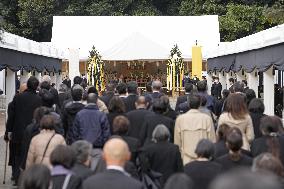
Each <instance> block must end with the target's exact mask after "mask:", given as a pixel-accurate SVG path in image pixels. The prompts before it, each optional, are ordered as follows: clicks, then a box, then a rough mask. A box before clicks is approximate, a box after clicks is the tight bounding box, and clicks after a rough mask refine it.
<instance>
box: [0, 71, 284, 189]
mask: <svg viewBox="0 0 284 189" xmlns="http://www.w3.org/2000/svg"><path fill="white" fill-rule="evenodd" d="M50 81H51V80H50V77H49V76H43V77H42V80H41V82H39V81H38V79H37V78H35V77H33V76H31V77H30V78H29V79H28V81H27V83H22V84H21V86H20V89H19V93H18V94H16V95H15V97H14V99H13V101H12V102H11V103H10V104H9V106H8V119H7V124H6V133H5V137H4V138H5V140H6V141H7V142H9V147H10V156H9V165H10V166H12V175H11V179H12V180H13V181H14V182H15V185H17V186H18V187H19V188H20V189H49V188H52V189H81V188H83V189H91V188H92V189H96V188H99V189H103V188H106V189H125V188H131V189H136V188H137V189H162V188H164V189H174V188H178V189H223V188H224V189H228V188H232V189H243V188H250V189H262V188H263V189H267V188H269V189H274V188H275V189H278V188H284V180H283V179H284V168H283V163H284V136H283V135H284V130H283V123H282V120H281V119H280V118H278V117H277V116H268V115H265V114H264V109H265V107H264V104H263V102H262V100H261V99H258V98H256V95H255V93H254V91H253V90H252V89H249V88H246V87H245V86H244V83H243V82H235V83H233V84H232V86H231V87H230V89H229V90H227V89H224V90H220V87H219V84H218V81H216V82H215V84H216V85H215V86H214V85H213V87H212V90H211V92H212V95H209V94H208V93H207V83H206V80H201V81H197V82H194V83H191V82H186V83H185V94H184V95H182V96H179V97H178V98H177V102H176V107H175V109H173V108H172V107H171V104H170V101H169V97H168V96H167V95H165V94H164V93H163V92H162V83H161V82H160V81H158V80H156V81H153V82H151V85H150V86H148V87H147V88H146V89H147V90H146V91H145V92H144V93H143V94H139V93H138V85H137V83H136V82H135V81H130V82H128V83H124V82H120V83H118V84H115V83H109V84H108V85H107V87H106V91H105V92H104V93H103V94H102V95H101V96H99V95H98V91H97V89H96V88H95V87H94V86H86V85H85V82H84V79H83V78H81V77H75V78H74V80H73V85H72V86H71V84H70V82H68V85H70V86H68V85H66V82H64V83H62V84H61V85H60V87H59V88H58V89H55V88H54V87H53V86H51V83H50ZM253 93H254V94H253Z"/></svg>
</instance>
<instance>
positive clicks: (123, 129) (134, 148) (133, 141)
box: [112, 116, 140, 163]
mask: <svg viewBox="0 0 284 189" xmlns="http://www.w3.org/2000/svg"><path fill="white" fill-rule="evenodd" d="M129 126H130V122H129V120H128V119H127V118H126V117H125V116H117V117H115V118H114V120H113V125H112V127H113V134H114V135H118V136H120V137H121V138H122V139H123V140H124V141H125V142H126V143H127V144H128V147H129V150H130V152H131V161H132V162H133V163H135V162H136V157H137V154H138V149H139V148H140V142H139V140H138V139H137V138H134V137H131V136H127V133H128V128H129Z"/></svg>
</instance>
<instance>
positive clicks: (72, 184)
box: [50, 145, 82, 189]
mask: <svg viewBox="0 0 284 189" xmlns="http://www.w3.org/2000/svg"><path fill="white" fill-rule="evenodd" d="M75 162H76V156H75V152H74V150H73V149H72V148H71V147H70V146H65V145H58V146H57V147H56V148H55V149H54V150H53V151H52V152H51V154H50V163H51V165H52V170H51V176H52V177H51V180H52V189H62V188H64V187H63V186H64V183H66V184H67V187H66V186H65V187H66V189H80V188H81V185H82V180H81V179H80V177H78V176H76V175H75V174H74V172H73V171H71V168H72V167H73V166H74V164H75Z"/></svg>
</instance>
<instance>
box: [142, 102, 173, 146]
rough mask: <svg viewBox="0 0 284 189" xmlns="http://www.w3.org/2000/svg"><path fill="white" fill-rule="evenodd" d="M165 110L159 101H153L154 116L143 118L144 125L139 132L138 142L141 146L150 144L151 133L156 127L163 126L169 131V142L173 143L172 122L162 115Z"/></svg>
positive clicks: (164, 106)
mask: <svg viewBox="0 0 284 189" xmlns="http://www.w3.org/2000/svg"><path fill="white" fill-rule="evenodd" d="M166 110H167V106H166V105H165V104H164V103H163V102H162V100H161V99H155V100H154V102H153V111H154V114H151V115H148V116H146V117H145V120H144V124H143V126H142V129H141V132H140V141H141V143H142V144H145V143H148V142H151V139H152V133H153V131H154V129H155V128H156V126H157V125H159V124H164V125H165V126H166V127H167V128H168V129H169V131H170V134H171V137H170V141H171V142H173V136H174V121H173V120H172V119H170V118H168V117H166V116H164V115H163V113H164V112H165V111H166Z"/></svg>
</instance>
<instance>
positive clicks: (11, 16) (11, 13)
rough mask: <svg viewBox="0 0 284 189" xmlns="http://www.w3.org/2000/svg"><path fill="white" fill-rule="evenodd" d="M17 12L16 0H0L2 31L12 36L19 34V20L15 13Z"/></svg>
mask: <svg viewBox="0 0 284 189" xmlns="http://www.w3.org/2000/svg"><path fill="white" fill-rule="evenodd" d="M18 11H19V7H18V0H1V2H0V15H1V17H2V19H3V23H2V26H3V29H5V30H6V31H8V32H11V33H14V34H18V35H20V34H21V30H20V28H21V27H20V26H19V19H18V17H17V13H18Z"/></svg>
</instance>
